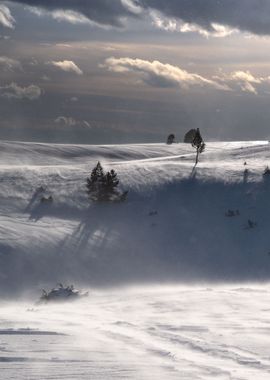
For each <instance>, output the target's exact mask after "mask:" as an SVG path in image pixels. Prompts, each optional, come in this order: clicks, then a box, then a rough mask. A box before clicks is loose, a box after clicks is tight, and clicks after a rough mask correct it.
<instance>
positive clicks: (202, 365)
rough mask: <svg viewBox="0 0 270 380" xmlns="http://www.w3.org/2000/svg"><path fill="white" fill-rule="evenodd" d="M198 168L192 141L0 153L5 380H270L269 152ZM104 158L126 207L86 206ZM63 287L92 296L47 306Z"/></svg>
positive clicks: (0, 377) (249, 150) (0, 339)
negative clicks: (44, 297)
mask: <svg viewBox="0 0 270 380" xmlns="http://www.w3.org/2000/svg"><path fill="white" fill-rule="evenodd" d="M194 159H195V152H194V150H193V148H192V147H191V146H190V145H186V144H175V145H171V146H168V145H165V144H152V145H150V144H148V145H118V146H78V145H47V144H33V143H17V142H1V143H0V171H1V177H0V178H1V185H0V297H1V302H0V380H10V379H11V378H17V377H18V376H19V377H20V379H21V380H24V379H25V380H26V379H27V380H49V379H50V380H51V379H65V380H71V379H76V380H83V379H93V380H95V379H102V380H111V379H117V380H119V379H134V380H135V379H136V380H137V379H143V380H145V379H151V380H153V379H157V380H163V379H168V380H174V379H188V380H190V379H192V380H209V379H212V378H215V379H217V380H240V379H241V380H253V379H255V378H256V379H260V380H266V379H269V376H270V360H269V357H270V351H269V339H268V332H269V320H270V309H269V306H268V305H269V295H270V291H269V285H268V284H267V283H266V282H268V281H269V273H270V238H269V228H270V220H269V210H270V202H269V194H270V178H269V180H268V177H266V176H265V177H263V175H262V174H263V172H264V169H265V167H266V166H267V165H268V164H269V165H270V149H269V144H268V142H264V141H257V142H233V143H232V142H231V143H207V147H206V151H205V152H204V153H203V154H202V155H201V157H200V162H199V164H198V166H197V168H196V170H194V168H193V166H194ZM98 160H99V161H100V162H101V163H102V165H103V166H104V168H105V169H106V170H109V169H112V168H113V169H115V170H116V171H117V173H118V175H119V178H120V181H121V188H122V189H123V190H129V194H128V198H127V200H126V201H125V202H122V203H121V202H120V203H110V204H108V203H103V204H93V203H90V202H89V200H88V199H87V196H86V187H85V184H86V177H87V176H88V175H89V174H90V172H91V170H92V168H93V167H94V166H95V165H96V163H97V161H98ZM246 169H248V172H246V174H244V171H245V170H246ZM268 182H269V183H268ZM41 187H42V188H43V190H42V189H41ZM43 196H45V197H49V196H52V197H53V202H44V203H41V202H40V199H41V198H42V197H43ZM60 281H61V282H63V283H66V284H70V283H75V285H76V286H78V287H79V288H82V289H90V293H89V297H88V298H84V299H81V300H79V301H77V302H76V303H74V304H73V303H71V304H69V303H61V304H56V305H36V304H35V300H37V299H38V297H39V295H40V291H41V288H46V289H50V288H51V287H52V286H54V285H55V284H56V283H57V282H60ZM254 281H256V282H257V284H255V283H254ZM258 282H259V283H260V284H258ZM202 283H203V284H202ZM240 283H241V284H240ZM111 285H114V287H113V288H112V287H111ZM18 295H19V296H20V297H21V300H20V301H17V300H16V297H17V296H18Z"/></svg>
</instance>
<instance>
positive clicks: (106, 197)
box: [86, 162, 128, 201]
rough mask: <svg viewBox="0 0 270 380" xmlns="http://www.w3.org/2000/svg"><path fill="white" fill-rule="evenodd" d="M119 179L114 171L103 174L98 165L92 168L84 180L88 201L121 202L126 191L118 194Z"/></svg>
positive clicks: (125, 195) (124, 197)
mask: <svg viewBox="0 0 270 380" xmlns="http://www.w3.org/2000/svg"><path fill="white" fill-rule="evenodd" d="M118 185H119V179H118V177H117V173H116V172H115V170H111V171H109V172H107V173H106V174H105V173H104V170H103V168H102V166H101V164H100V162H98V163H97V165H96V166H95V167H94V169H93V170H92V172H91V175H90V177H89V178H87V179H86V188H87V194H88V196H89V199H91V200H92V201H123V200H125V199H126V197H127V193H128V192H127V191H125V192H123V193H122V192H120V191H119V190H118V189H117V187H118Z"/></svg>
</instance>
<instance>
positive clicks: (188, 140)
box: [184, 129, 196, 144]
mask: <svg viewBox="0 0 270 380" xmlns="http://www.w3.org/2000/svg"><path fill="white" fill-rule="evenodd" d="M195 135H196V129H190V130H189V131H188V132H187V133H186V134H185V137H184V143H188V144H192V141H193V139H194V137H195Z"/></svg>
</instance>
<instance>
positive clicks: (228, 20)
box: [5, 0, 270, 37]
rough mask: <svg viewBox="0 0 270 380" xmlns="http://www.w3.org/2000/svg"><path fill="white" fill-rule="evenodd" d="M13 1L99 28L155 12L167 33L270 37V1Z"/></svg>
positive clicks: (61, 18)
mask: <svg viewBox="0 0 270 380" xmlns="http://www.w3.org/2000/svg"><path fill="white" fill-rule="evenodd" d="M10 1H11V2H16V3H21V4H27V5H29V6H32V7H36V8H39V9H43V10H46V11H48V12H51V14H52V15H53V17H55V18H56V19H58V20H66V21H68V22H71V23H81V22H87V21H91V22H93V23H95V24H97V25H103V26H104V25H105V26H117V27H119V26H122V25H123V20H124V19H126V18H127V17H133V18H134V17H137V18H138V17H145V15H146V14H147V13H148V15H149V17H151V18H153V17H152V16H153V12H156V14H157V15H158V16H156V17H155V18H154V24H155V25H156V26H158V27H160V28H162V29H165V30H172V29H174V30H175V31H176V30H178V31H180V32H188V31H189V32H197V33H200V34H202V35H205V36H216V37H221V36H227V35H230V34H232V33H233V32H235V31H237V30H241V31H247V32H250V33H252V34H257V35H269V34H270V1H269V0H245V1H243V0H181V1H179V0H113V1H109V0H91V1H86V0H10ZM55 12H56V13H55ZM57 12H58V13H57ZM157 17H158V18H159V19H158V18H157ZM5 19H7V16H5ZM8 23H9V25H11V26H12V24H13V23H14V21H12V19H10V17H9V22H8Z"/></svg>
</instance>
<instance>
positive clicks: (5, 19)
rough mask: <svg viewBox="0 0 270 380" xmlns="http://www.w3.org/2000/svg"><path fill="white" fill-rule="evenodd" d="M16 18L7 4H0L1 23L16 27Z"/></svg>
mask: <svg viewBox="0 0 270 380" xmlns="http://www.w3.org/2000/svg"><path fill="white" fill-rule="evenodd" d="M14 24H15V19H14V17H13V16H12V14H11V12H10V10H9V8H8V7H7V6H6V5H3V4H0V25H3V26H5V27H6V28H14Z"/></svg>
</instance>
